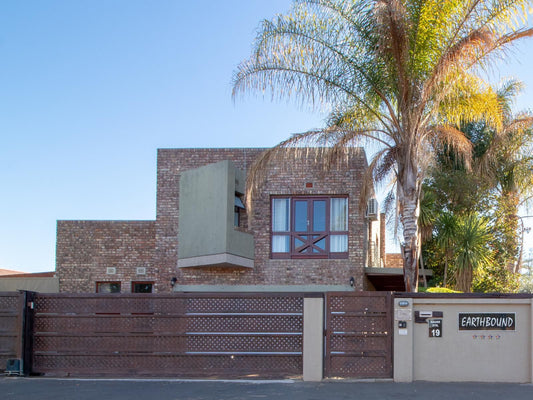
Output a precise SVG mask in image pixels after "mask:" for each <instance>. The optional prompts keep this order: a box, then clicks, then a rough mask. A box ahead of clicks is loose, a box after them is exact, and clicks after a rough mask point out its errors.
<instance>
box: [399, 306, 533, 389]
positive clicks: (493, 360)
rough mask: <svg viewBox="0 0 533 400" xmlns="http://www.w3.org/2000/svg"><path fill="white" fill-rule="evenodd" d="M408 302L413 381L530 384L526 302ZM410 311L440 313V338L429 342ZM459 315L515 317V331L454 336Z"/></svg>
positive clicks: (425, 326)
mask: <svg viewBox="0 0 533 400" xmlns="http://www.w3.org/2000/svg"><path fill="white" fill-rule="evenodd" d="M413 300H414V303H413V321H412V322H413V323H412V325H411V326H412V327H413V328H412V334H413V380H425V381H441V382H446V381H448V382H451V381H477V382H516V383H525V382H531V378H532V371H531V357H532V348H531V347H532V339H531V334H532V311H531V300H530V299H452V300H451V299H416V298H415V299H413ZM415 311H442V312H443V313H444V316H443V318H442V324H443V326H442V331H443V337H441V338H430V337H429V328H428V324H427V323H414V312H415ZM461 312H485V313H487V312H495V313H498V312H505V313H516V330H515V331H496V330H476V331H474V330H472V331H459V322H458V317H459V316H458V314H459V313H461ZM483 336H484V337H483ZM491 336H492V337H491ZM406 339H407V338H406Z"/></svg>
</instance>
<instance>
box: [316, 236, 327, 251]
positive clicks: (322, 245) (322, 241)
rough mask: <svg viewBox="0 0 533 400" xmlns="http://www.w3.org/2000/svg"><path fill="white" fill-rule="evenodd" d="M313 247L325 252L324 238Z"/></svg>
mask: <svg viewBox="0 0 533 400" xmlns="http://www.w3.org/2000/svg"><path fill="white" fill-rule="evenodd" d="M315 246H316V247H318V248H320V249H322V250H326V238H323V239H320V240H319V241H318V242H316V243H315Z"/></svg>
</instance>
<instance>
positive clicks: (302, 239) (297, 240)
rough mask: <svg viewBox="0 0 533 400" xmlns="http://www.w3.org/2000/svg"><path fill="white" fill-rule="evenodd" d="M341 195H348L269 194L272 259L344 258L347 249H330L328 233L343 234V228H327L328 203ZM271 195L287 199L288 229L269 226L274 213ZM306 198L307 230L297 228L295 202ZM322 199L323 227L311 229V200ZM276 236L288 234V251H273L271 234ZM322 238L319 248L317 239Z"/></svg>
mask: <svg viewBox="0 0 533 400" xmlns="http://www.w3.org/2000/svg"><path fill="white" fill-rule="evenodd" d="M333 198H343V199H348V196H345V195H344V196H342V195H338V196H283V195H280V196H272V197H271V199H270V215H271V218H270V219H271V221H270V244H271V249H270V256H271V258H273V259H345V258H348V251H346V252H331V251H330V236H331V235H332V234H334V235H346V236H348V235H349V233H348V230H346V231H331V230H330V205H331V199H333ZM274 199H289V213H290V223H289V224H290V226H289V230H288V231H285V232H281V231H280V232H274V231H273V229H272V218H273V215H274V201H273V200H274ZM302 201H304V202H307V230H300V231H297V230H296V225H297V221H296V212H295V210H296V203H297V202H302ZM315 201H325V203H326V204H325V210H324V214H325V215H324V217H325V218H324V219H325V220H324V225H325V226H324V228H325V229H322V230H314V229H313V228H314V225H315V218H314V202H315ZM275 236H289V241H290V242H289V252H274V251H273V250H272V243H273V238H274V237H275ZM322 240H324V248H323V249H322V248H321V247H320V245H319V243H320V242H321V241H322Z"/></svg>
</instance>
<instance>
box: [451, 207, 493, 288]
mask: <svg viewBox="0 0 533 400" xmlns="http://www.w3.org/2000/svg"><path fill="white" fill-rule="evenodd" d="M490 235H491V233H490V230H489V227H488V221H487V219H485V218H481V217H479V216H477V215H476V214H469V215H465V216H460V217H459V218H458V220H457V226H456V234H455V240H454V244H455V251H454V253H455V273H456V282H457V284H456V289H458V290H460V291H462V292H471V291H472V279H473V273H474V271H475V270H476V269H477V268H482V267H485V266H488V265H490V263H491V261H492V255H491V250H490V249H489V247H488V246H487V244H488V243H489V242H490Z"/></svg>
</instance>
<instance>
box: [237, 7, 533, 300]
mask: <svg viewBox="0 0 533 400" xmlns="http://www.w3.org/2000/svg"><path fill="white" fill-rule="evenodd" d="M529 4H530V0H492V1H484V0H466V1H458V0H450V1H441V0H439V1H437V0H297V1H295V2H294V7H293V9H292V12H291V13H290V14H288V15H280V16H278V17H277V18H276V19H274V20H272V21H264V22H263V23H262V26H261V28H260V29H259V32H258V35H257V38H256V40H255V45H254V49H253V52H252V55H251V57H250V58H249V59H248V60H247V61H244V62H243V63H241V64H240V65H239V67H238V69H237V71H236V73H235V76H234V81H233V82H234V88H233V94H234V96H236V95H237V94H239V93H242V92H247V91H250V90H258V91H261V92H264V91H267V90H271V91H272V96H274V97H275V96H279V97H287V98H291V97H295V98H296V99H298V100H300V101H301V102H302V103H310V104H312V105H314V106H326V107H329V111H330V112H329V118H328V121H327V127H326V128H325V129H322V130H318V131H311V132H306V133H302V134H298V135H295V136H293V137H292V138H290V139H288V140H286V141H284V142H282V143H280V144H279V145H278V146H277V147H275V148H274V149H272V150H270V151H268V152H266V153H265V154H264V155H263V157H262V158H261V159H259V160H258V161H257V163H256V164H255V165H254V167H252V169H251V173H250V175H249V179H250V180H249V182H251V183H252V184H251V185H248V188H249V189H248V196H247V197H248V198H251V197H252V196H253V193H254V190H255V189H256V187H257V186H256V185H257V184H258V182H260V181H261V177H262V176H264V173H265V172H264V171H265V167H266V166H267V165H268V164H269V163H271V162H272V161H275V160H276V158H277V157H279V156H280V155H281V156H287V152H286V151H285V150H286V149H287V148H288V147H297V148H301V146H302V145H308V146H309V145H313V146H318V147H320V149H322V150H321V151H323V154H321V155H320V154H319V155H318V158H319V159H322V160H323V161H324V163H326V164H330V163H332V162H333V161H334V160H338V159H342V158H343V157H345V156H347V155H349V154H350V153H349V152H346V151H344V150H345V149H346V148H347V147H350V146H354V145H358V143H359V141H360V140H361V139H364V138H367V139H371V140H372V141H373V142H374V143H376V144H377V145H378V147H379V149H378V150H377V152H376V154H375V156H374V158H373V159H372V161H371V162H370V165H369V173H368V181H369V182H368V185H367V186H366V187H367V190H364V191H363V193H362V198H365V197H366V196H367V195H368V193H369V190H370V181H371V180H374V181H377V182H380V181H382V180H384V179H389V178H391V177H392V179H393V180H394V181H395V182H396V193H395V197H396V201H397V202H398V207H397V210H398V215H399V219H400V222H401V226H402V230H403V243H402V253H403V257H404V271H405V273H404V281H405V287H406V290H407V291H416V290H417V287H418V256H419V250H420V248H419V245H420V243H419V231H418V217H419V212H420V195H421V189H422V180H423V178H424V176H425V173H426V167H427V165H428V162H429V159H430V156H432V155H433V154H434V150H433V149H434V148H435V147H442V145H443V144H444V143H448V144H453V145H454V149H455V150H456V151H457V152H458V153H461V154H462V155H463V157H464V159H465V160H466V161H467V162H468V159H469V157H470V149H471V145H470V142H469V141H468V140H467V138H466V137H465V136H464V135H463V133H462V132H461V131H459V130H458V129H456V128H455V127H456V126H458V125H459V124H460V123H461V122H463V121H469V120H473V119H477V120H484V121H486V122H487V124H489V125H490V126H494V127H498V126H500V125H501V115H502V113H501V112H500V108H499V103H498V99H497V95H496V93H495V92H494V91H493V90H492V89H491V88H490V86H489V85H487V84H486V82H485V81H484V80H483V79H482V78H481V77H480V75H479V74H478V73H477V72H478V71H477V69H476V68H477V67H479V66H485V65H488V64H490V62H491V60H492V59H493V58H494V56H503V55H504V54H505V53H504V52H505V50H506V49H507V48H508V47H509V46H510V45H511V44H512V43H513V42H514V41H516V40H518V39H521V38H524V37H528V36H531V35H533V29H531V28H529V29H526V28H520V27H519V25H518V24H517V23H515V22H514V21H516V20H517V19H518V20H520V18H522V17H524V18H525V15H524V10H525V9H527V7H528V6H529ZM288 154H292V155H297V152H290V153H288ZM254 182H255V183H254Z"/></svg>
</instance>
